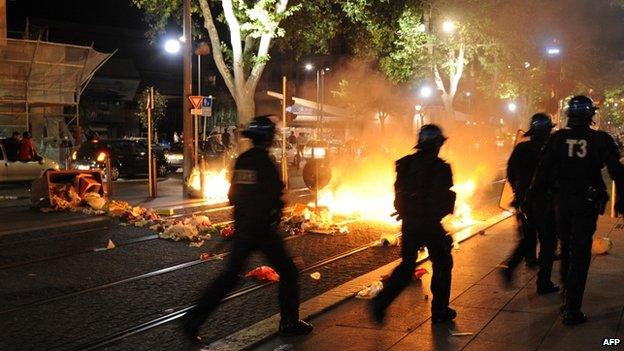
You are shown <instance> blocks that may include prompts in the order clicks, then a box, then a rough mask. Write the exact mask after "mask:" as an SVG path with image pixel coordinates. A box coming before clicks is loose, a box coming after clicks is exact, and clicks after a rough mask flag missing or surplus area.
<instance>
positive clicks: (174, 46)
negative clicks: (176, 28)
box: [165, 39, 182, 55]
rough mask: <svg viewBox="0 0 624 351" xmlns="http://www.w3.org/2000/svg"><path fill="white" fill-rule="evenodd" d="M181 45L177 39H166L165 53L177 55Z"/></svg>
mask: <svg viewBox="0 0 624 351" xmlns="http://www.w3.org/2000/svg"><path fill="white" fill-rule="evenodd" d="M181 48H182V45H180V41H179V40H177V39H168V40H167V41H165V51H166V52H167V53H169V54H172V55H173V54H177V53H179V52H180V49H181Z"/></svg>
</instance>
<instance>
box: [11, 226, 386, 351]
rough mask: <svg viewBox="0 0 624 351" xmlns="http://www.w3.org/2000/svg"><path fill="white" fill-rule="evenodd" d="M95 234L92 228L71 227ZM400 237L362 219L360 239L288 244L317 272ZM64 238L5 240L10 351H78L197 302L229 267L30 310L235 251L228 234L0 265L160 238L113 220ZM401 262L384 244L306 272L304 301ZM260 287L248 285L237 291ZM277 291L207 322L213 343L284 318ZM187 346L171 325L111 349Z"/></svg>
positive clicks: (176, 274)
mask: <svg viewBox="0 0 624 351" xmlns="http://www.w3.org/2000/svg"><path fill="white" fill-rule="evenodd" d="M228 216H229V214H225V215H223V219H220V218H216V217H218V216H215V217H213V216H212V215H211V218H212V219H213V221H220V220H225V218H227V217H228ZM93 228H94V226H91V227H90V226H85V228H83V227H80V228H78V227H76V228H71V229H69V230H71V231H81V230H88V229H93ZM65 230H67V228H65ZM395 231H396V228H395V227H392V226H387V225H384V226H380V225H377V224H371V223H367V222H358V223H356V224H354V225H351V233H349V234H348V235H344V236H324V235H305V236H300V237H295V238H293V239H292V240H288V242H287V246H288V249H289V251H290V252H291V254H292V255H293V256H299V257H301V260H300V261H302V263H301V264H302V265H303V266H309V265H310V264H313V263H316V262H318V261H320V260H322V259H325V258H328V257H331V256H334V255H336V254H339V253H343V252H345V251H348V250H350V249H353V248H355V247H359V246H361V245H364V244H366V243H369V242H371V241H372V240H375V239H378V238H379V236H380V234H382V233H393V232H395ZM64 234H65V233H64V232H63V230H58V229H55V230H50V231H46V233H40V232H35V233H28V234H27V235H24V236H21V237H20V238H19V239H17V238H15V237H12V236H7V237H0V281H2V282H3V284H2V285H0V306H1V307H0V330H3V334H4V335H7V336H8V337H3V338H0V349H1V350H23V349H36V350H43V349H55V350H64V349H71V348H72V347H75V346H78V345H81V344H83V343H85V342H87V341H90V340H94V339H97V338H100V337H105V336H108V335H111V334H114V333H116V332H119V331H121V330H124V329H126V328H128V327H132V326H135V325H138V324H139V323H142V322H146V321H149V320H151V319H153V318H156V317H159V316H162V315H164V314H166V313H170V312H172V311H174V310H177V309H180V308H182V307H185V306H188V305H189V304H190V303H192V302H193V301H194V300H195V299H196V298H197V297H198V294H200V293H201V291H202V290H203V288H204V287H205V286H206V285H207V284H208V282H210V281H211V280H213V279H214V278H215V277H216V276H217V275H218V274H219V272H220V271H221V269H222V267H223V262H222V261H220V260H214V261H208V262H203V263H200V264H197V265H194V266H192V267H188V268H184V269H180V270H176V271H173V272H169V273H166V274H162V275H157V276H152V277H149V278H144V279H140V280H135V281H132V282H128V283H124V284H118V285H115V286H114V287H110V288H105V289H100V290H95V291H90V292H87V293H84V294H80V295H76V296H73V297H71V298H65V299H62V298H61V299H58V300H56V301H54V302H50V303H41V304H35V305H30V306H28V305H29V304H32V303H34V302H37V301H41V300H45V299H49V298H52V297H58V296H62V295H64V294H68V293H75V292H79V291H81V290H84V289H88V288H93V287H97V286H99V285H101V284H105V283H110V282H115V281H118V280H120V279H124V278H129V277H133V276H136V275H139V274H144V273H147V272H151V271H154V270H156V269H161V268H166V267H170V266H172V265H175V264H180V263H184V262H189V261H193V260H197V259H198V258H199V255H200V254H201V253H202V252H210V253H218V252H224V251H227V250H228V247H227V245H222V243H221V242H220V239H219V238H214V239H213V240H209V241H207V242H206V244H204V246H202V247H200V248H191V247H188V245H187V244H186V243H182V242H171V241H165V240H151V241H145V242H141V243H136V244H131V245H125V246H120V247H118V248H115V249H113V250H105V251H98V252H88V253H83V254H77V255H72V256H68V257H62V258H58V259H53V260H46V261H42V262H37V263H32V264H26V265H20V266H16V267H9V268H2V267H1V266H2V265H6V264H11V263H12V262H13V263H14V262H24V261H25V260H30V259H36V258H38V257H45V256H46V255H49V254H50V253H63V252H67V251H68V250H71V249H72V248H83V249H84V248H89V247H91V246H94V247H98V246H100V245H102V246H103V245H105V243H106V242H107V241H108V239H112V240H113V241H118V242H123V241H125V240H129V239H133V238H139V237H143V236H146V235H153V234H154V232H152V231H149V230H147V229H144V228H133V227H122V226H119V225H118V224H117V223H116V222H114V221H109V222H107V223H106V227H105V229H102V230H96V231H86V232H82V233H75V234H67V235H64ZM46 236H50V238H47V237H46ZM54 236H57V239H54V238H53V237H54ZM397 256H398V251H397V249H396V248H390V249H388V248H375V249H371V250H367V251H364V252H361V253H358V254H356V255H353V256H351V257H349V258H347V259H344V260H341V261H339V262H336V263H333V264H330V265H328V266H327V267H323V268H321V269H319V272H321V275H322V278H321V280H319V281H316V280H312V279H311V278H310V277H309V276H308V275H307V274H305V275H302V276H301V278H300V281H301V285H302V296H301V297H302V299H309V298H311V297H313V296H316V295H318V294H320V293H322V292H324V291H327V290H329V289H331V288H333V287H335V286H337V285H339V284H342V283H344V282H346V281H348V280H350V279H352V278H354V277H356V276H358V275H361V274H363V273H366V272H368V271H370V270H372V269H374V268H377V267H379V266H382V265H384V264H386V263H388V262H390V261H392V260H394V259H396V258H397ZM265 262H266V261H265V260H264V258H263V257H261V256H259V255H255V256H252V257H251V258H250V260H249V261H248V264H247V267H246V268H247V269H252V268H254V267H256V266H259V265H262V264H265ZM254 283H255V282H253V281H250V280H247V279H243V280H241V282H240V283H239V286H238V288H243V287H246V286H250V285H251V284H254ZM275 289H276V287H275V286H270V287H267V288H264V289H261V290H258V291H255V292H254V293H251V294H248V295H245V296H243V297H241V298H236V299H233V300H231V301H229V302H227V303H226V304H224V305H223V306H222V307H221V308H220V309H219V310H218V311H217V312H216V313H215V314H214V315H213V317H211V319H210V320H209V321H208V322H207V323H206V324H205V326H204V329H203V330H202V334H203V335H204V337H205V339H206V340H207V341H212V340H216V339H218V338H221V337H223V336H225V335H228V334H230V333H232V332H234V331H236V330H239V329H241V328H243V327H245V326H248V325H251V324H253V323H255V322H257V321H259V320H261V319H264V318H266V317H268V316H270V315H273V314H275V313H276V312H277V310H278V308H277V301H276V296H277V293H276V290H275ZM250 306H252V307H251V308H250ZM8 310H12V311H9V312H7V311H8ZM180 342H181V338H180V335H179V333H178V330H177V324H176V323H169V324H166V325H164V326H162V327H159V328H156V329H154V330H150V331H148V332H145V333H142V334H138V335H136V336H133V337H130V338H127V339H126V340H124V341H123V343H118V344H115V345H111V346H109V349H117V350H127V349H148V348H149V349H150V350H154V349H163V350H173V349H179V348H180V347H183V345H182V344H180Z"/></svg>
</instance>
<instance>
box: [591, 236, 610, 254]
mask: <svg viewBox="0 0 624 351" xmlns="http://www.w3.org/2000/svg"><path fill="white" fill-rule="evenodd" d="M612 247H613V242H612V241H611V239H609V238H605V237H595V238H594V240H593V241H592V248H591V251H592V254H593V255H604V254H606V253H608V252H609V250H611V248H612Z"/></svg>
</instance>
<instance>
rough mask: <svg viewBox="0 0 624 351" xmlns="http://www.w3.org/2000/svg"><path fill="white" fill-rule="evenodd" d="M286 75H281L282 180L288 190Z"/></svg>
mask: <svg viewBox="0 0 624 351" xmlns="http://www.w3.org/2000/svg"><path fill="white" fill-rule="evenodd" d="M287 103H288V101H286V76H284V77H282V181H283V182H284V185H285V186H286V190H288V156H287V155H286V104H287Z"/></svg>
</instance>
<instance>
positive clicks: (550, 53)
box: [546, 46, 561, 57]
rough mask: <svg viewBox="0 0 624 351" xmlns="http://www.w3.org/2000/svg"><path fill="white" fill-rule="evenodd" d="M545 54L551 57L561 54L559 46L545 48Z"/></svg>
mask: <svg viewBox="0 0 624 351" xmlns="http://www.w3.org/2000/svg"><path fill="white" fill-rule="evenodd" d="M546 54H548V56H551V57H554V56H559V54H561V48H559V47H556V46H550V47H548V48H546Z"/></svg>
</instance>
